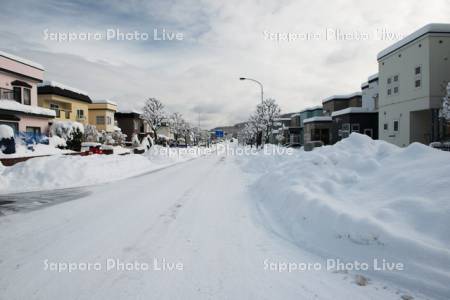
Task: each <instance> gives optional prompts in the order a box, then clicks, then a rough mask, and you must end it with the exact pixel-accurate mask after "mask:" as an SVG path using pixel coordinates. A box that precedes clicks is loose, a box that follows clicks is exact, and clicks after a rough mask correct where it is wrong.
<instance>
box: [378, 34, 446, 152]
mask: <svg viewBox="0 0 450 300" xmlns="http://www.w3.org/2000/svg"><path fill="white" fill-rule="evenodd" d="M440 40H442V41H443V43H439V41H440ZM449 59H450V35H449V34H431V35H425V36H423V37H421V38H419V39H417V40H415V41H414V42H412V43H409V44H408V45H405V46H403V47H402V48H400V49H397V50H396V51H394V52H393V53H390V54H389V55H387V56H385V57H383V58H381V59H380V60H379V61H378V66H379V133H380V139H382V140H385V141H388V142H391V143H393V144H396V145H398V146H407V145H409V144H410V143H411V142H414V141H419V142H423V143H428V142H430V141H431V140H432V136H431V124H430V123H431V122H427V119H428V116H427V115H430V114H431V110H430V109H438V108H439V107H440V106H441V99H442V97H443V96H444V94H445V92H444V89H443V86H442V85H443V84H444V83H445V82H446V81H447V82H448V81H449V80H450V65H449V61H448V60H449ZM417 66H420V67H421V74H420V76H418V75H416V74H415V68H416V67H417ZM395 75H398V76H399V82H398V87H399V92H398V94H394V93H393V92H392V95H388V92H387V91H388V89H389V88H391V91H392V88H393V85H392V84H391V85H389V84H388V78H392V77H393V76H395ZM418 79H420V80H421V85H420V87H415V81H416V80H418ZM394 86H395V85H394ZM416 111H423V113H420V114H415V118H413V119H412V118H411V112H416ZM421 116H422V118H421ZM394 121H398V122H399V130H398V131H394V128H393V124H394ZM412 121H414V122H415V123H414V124H412V123H411V122H412ZM385 124H387V127H388V128H387V130H386V129H385V127H384V126H385ZM417 124H421V126H425V127H426V128H424V129H420V130H419V128H418V127H417V126H418V125H417Z"/></svg>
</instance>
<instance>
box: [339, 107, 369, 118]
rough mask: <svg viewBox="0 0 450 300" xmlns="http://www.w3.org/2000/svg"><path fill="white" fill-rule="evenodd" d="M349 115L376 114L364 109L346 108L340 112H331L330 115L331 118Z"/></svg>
mask: <svg viewBox="0 0 450 300" xmlns="http://www.w3.org/2000/svg"><path fill="white" fill-rule="evenodd" d="M351 113H359V114H363V113H376V111H373V110H369V109H367V108H365V107H347V108H344V109H341V110H337V111H333V112H332V113H331V116H332V117H336V116H341V115H346V114H351Z"/></svg>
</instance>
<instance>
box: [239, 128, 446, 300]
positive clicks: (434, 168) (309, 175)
mask: <svg viewBox="0 0 450 300" xmlns="http://www.w3.org/2000/svg"><path fill="white" fill-rule="evenodd" d="M241 163H242V167H243V168H244V170H246V171H248V172H250V173H253V174H254V175H255V177H256V178H257V179H255V182H254V183H253V184H252V186H251V189H252V191H253V192H254V194H255V196H256V197H257V198H258V208H259V210H260V211H261V212H262V215H263V216H264V217H265V218H267V220H268V221H269V223H270V224H271V227H272V228H273V229H274V230H276V231H277V232H278V233H279V234H281V235H283V236H284V237H285V238H287V239H289V240H291V241H292V242H294V243H295V244H297V245H298V246H300V247H302V248H306V249H309V250H311V251H312V252H315V253H317V254H319V255H321V256H323V257H324V258H339V259H342V260H344V261H347V262H354V261H359V262H368V263H370V265H371V266H373V260H374V258H376V259H378V261H379V262H381V261H382V259H385V260H386V261H388V262H399V263H402V264H403V265H404V267H405V270H404V271H376V270H373V268H371V269H369V270H368V271H367V272H366V273H367V274H369V277H382V278H384V279H386V280H390V281H394V282H396V283H397V284H399V285H403V286H404V287H407V288H409V289H412V290H414V289H415V290H417V291H420V292H422V293H424V294H426V295H428V296H430V297H433V298H438V299H441V298H442V299H448V296H449V295H450V286H449V285H448V283H449V282H450V201H449V199H450V198H449V195H450V184H449V182H450V155H449V153H446V152H441V151H438V150H435V149H432V148H430V147H427V146H424V145H421V144H417V143H416V144H412V145H410V146H409V147H407V148H403V149H402V148H398V147H396V146H393V145H391V144H388V143H386V142H383V141H373V140H371V139H370V138H369V137H366V136H364V135H359V134H352V135H351V136H350V137H349V138H347V139H345V140H343V141H341V142H339V143H337V144H336V145H334V146H327V147H322V148H318V149H316V150H314V151H312V152H304V151H300V150H298V151H296V152H295V154H294V155H293V156H267V155H259V156H252V157H245V158H241ZM261 172H263V175H261V176H259V175H257V173H261Z"/></svg>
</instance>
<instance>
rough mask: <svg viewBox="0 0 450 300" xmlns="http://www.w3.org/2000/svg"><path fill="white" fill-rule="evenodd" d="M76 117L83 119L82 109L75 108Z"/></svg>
mask: <svg viewBox="0 0 450 300" xmlns="http://www.w3.org/2000/svg"><path fill="white" fill-rule="evenodd" d="M77 119H78V120H83V119H84V110H82V109H77Z"/></svg>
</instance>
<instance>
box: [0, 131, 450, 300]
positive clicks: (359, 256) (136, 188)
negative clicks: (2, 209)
mask: <svg viewBox="0 0 450 300" xmlns="http://www.w3.org/2000/svg"><path fill="white" fill-rule="evenodd" d="M232 147H235V146H234V145H232ZM267 148H268V150H270V151H267V152H265V153H268V152H270V153H275V152H276V151H275V150H283V149H284V150H285V148H279V149H277V148H273V147H267ZM236 149H237V148H236ZM225 153H226V154H229V153H228V152H224V151H219V149H218V151H217V152H215V153H213V154H211V155H203V156H201V157H200V158H198V159H194V160H190V161H186V162H185V163H183V164H177V163H175V164H174V165H173V166H171V167H170V168H162V169H160V170H158V171H156V172H147V173H144V174H142V175H140V176H136V177H133V178H128V179H125V180H121V181H115V182H111V183H107V184H102V185H98V186H89V187H86V188H84V190H85V191H86V193H83V194H82V196H81V198H79V199H77V200H72V201H67V202H64V203H60V204H57V205H53V206H47V207H44V208H42V209H39V210H34V211H28V212H23V213H16V214H10V215H6V216H3V217H0V241H1V242H0V295H1V297H3V298H5V299H62V298H64V299H403V300H405V299H413V298H411V297H414V299H448V298H449V296H450V289H449V287H448V285H446V284H445V283H446V282H449V280H448V278H449V274H450V270H449V265H450V264H449V250H448V249H449V236H448V228H449V226H448V225H449V223H448V222H449V219H450V218H449V213H450V210H449V204H448V201H446V195H448V194H449V187H448V182H449V178H448V176H449V175H448V174H449V163H448V161H449V160H448V158H449V154H448V153H443V152H438V151H436V150H433V149H429V148H427V147H424V146H420V145H412V146H410V147H408V148H406V149H400V148H397V147H394V146H391V145H389V144H386V143H383V142H378V141H377V142H375V141H372V140H369V139H367V138H366V137H364V136H360V135H352V136H351V137H350V138H348V139H346V140H345V141H343V142H341V143H338V144H337V145H335V146H332V147H323V148H321V149H317V150H315V151H313V152H309V153H307V152H303V151H301V150H294V153H293V155H265V154H264V155H263V153H262V152H260V153H259V154H257V155H251V156H232V155H226V154H225ZM235 153H238V152H235ZM239 153H242V152H239ZM252 153H253V152H252ZM193 155H194V154H192V153H191V154H182V155H181V156H180V157H178V158H177V157H176V156H175V157H174V156H172V157H171V156H168V157H170V159H168V158H163V156H161V155H153V154H151V153H148V154H145V155H144V156H141V158H142V159H145V160H147V161H150V162H151V163H153V164H160V165H166V164H167V163H170V162H172V163H173V162H178V161H180V160H181V159H183V157H184V159H189V157H192V156H193ZM197 156H198V155H197ZM103 157H107V156H103ZM109 157H115V156H109ZM125 157H126V156H125ZM128 157H134V156H133V155H129V156H128ZM88 159H89V158H88ZM93 159H98V158H93ZM139 163H143V161H142V162H139ZM111 164H114V163H111V162H110V163H106V164H104V165H97V168H96V169H97V170H98V169H100V168H101V167H103V168H108V167H109V165H111ZM118 164H119V163H118ZM123 167H124V166H118V168H123ZM131 169H133V168H129V169H127V170H125V171H126V172H127V173H128V175H130V172H131V171H130V170H131ZM105 172H106V171H105ZM111 173H113V172H111ZM49 193H51V192H49ZM67 193H70V191H67ZM9 199H12V198H9ZM0 200H2V198H1V196H0ZM374 257H376V258H385V259H386V260H387V261H388V262H389V263H392V262H396V263H403V264H404V268H405V270H404V271H386V270H385V271H373V270H369V271H364V270H352V271H344V270H341V271H336V270H334V271H333V270H327V268H326V267H327V259H336V258H339V259H341V260H342V261H343V262H348V261H359V262H365V261H368V262H371V260H372V259H373V258H374ZM155 261H156V265H155ZM125 263H127V264H125ZM88 265H90V270H87V269H86V268H87V266H88ZM163 266H164V268H163ZM289 267H290V268H291V271H290V272H289V269H288V268H289ZM68 268H71V271H70V272H69V270H68ZM142 268H143V269H142ZM147 268H148V269H147ZM293 268H297V269H296V270H295V269H293ZM1 297H0V298H1Z"/></svg>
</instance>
